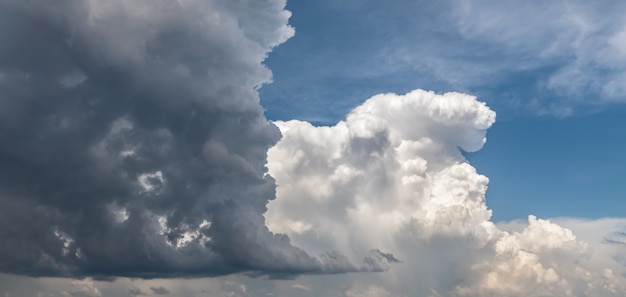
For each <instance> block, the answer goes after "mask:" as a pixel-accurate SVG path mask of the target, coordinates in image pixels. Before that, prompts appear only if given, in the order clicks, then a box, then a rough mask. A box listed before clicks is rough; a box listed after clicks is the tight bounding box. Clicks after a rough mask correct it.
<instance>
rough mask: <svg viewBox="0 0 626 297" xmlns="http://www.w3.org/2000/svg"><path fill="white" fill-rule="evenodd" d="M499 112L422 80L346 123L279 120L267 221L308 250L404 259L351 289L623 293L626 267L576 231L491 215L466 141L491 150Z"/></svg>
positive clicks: (375, 292)
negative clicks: (372, 250) (490, 132)
mask: <svg viewBox="0 0 626 297" xmlns="http://www.w3.org/2000/svg"><path fill="white" fill-rule="evenodd" d="M494 120H495V113H494V112H493V111H491V110H490V109H489V108H488V107H487V106H486V105H485V104H484V103H481V102H479V101H477V100H476V98H474V97H472V96H468V95H464V94H460V93H446V94H443V95H438V94H435V93H433V92H427V91H422V90H416V91H413V92H410V93H408V94H406V95H395V94H382V95H376V96H374V97H372V98H370V99H368V100H367V101H366V102H365V103H363V104H362V105H361V106H359V107H357V108H356V109H354V110H353V111H352V112H351V113H350V114H349V115H348V116H347V118H346V120H345V121H341V122H339V123H338V124H337V125H335V126H330V127H315V126H312V125H311V124H309V123H307V122H301V121H295V120H294V121H289V122H277V123H276V124H277V125H278V126H279V127H280V129H281V132H282V133H283V138H282V139H281V140H280V141H279V142H278V144H277V145H276V146H275V147H273V148H272V149H271V150H270V151H269V154H268V165H269V173H270V174H271V175H272V176H273V177H274V178H275V179H276V183H277V186H278V188H277V199H276V200H274V201H272V202H270V204H269V207H268V212H267V213H266V219H267V224H268V226H269V227H270V229H271V230H272V231H274V232H281V233H286V234H288V235H289V236H290V238H291V239H292V240H293V242H294V243H295V244H296V245H298V246H301V247H305V248H306V249H307V250H312V251H318V252H321V251H325V250H338V251H340V252H342V253H345V254H346V255H347V256H348V258H350V259H352V260H356V259H357V258H358V255H361V254H363V252H365V251H366V249H367V248H368V247H371V246H377V247H378V248H380V249H381V250H383V251H387V252H389V253H392V254H393V255H394V257H395V258H397V259H398V260H399V261H400V262H401V263H399V264H395V265H394V266H393V268H392V269H391V271H389V272H387V273H385V274H386V276H381V277H380V278H379V279H378V281H377V282H375V283H373V284H370V285H367V286H364V285H362V284H361V285H358V286H356V287H354V288H352V289H350V290H349V291H347V292H346V294H347V296H403V295H402V294H409V295H411V292H414V290H416V289H417V290H419V292H422V294H426V295H423V296H623V295H624V294H625V293H626V286H625V285H626V282H625V281H624V277H623V273H624V272H625V271H626V270H625V269H624V266H623V265H622V264H620V263H618V262H616V261H612V260H609V261H608V262H604V263H603V264H602V266H598V265H596V264H594V261H598V260H597V259H594V257H597V256H598V255H597V254H594V252H593V249H592V247H591V246H590V245H589V244H587V243H585V242H583V241H580V240H578V239H577V238H576V236H575V235H574V234H573V233H572V231H570V230H569V229H566V228H563V227H561V226H559V225H557V224H555V223H553V222H551V221H549V220H543V219H538V218H536V217H534V216H529V218H528V222H527V223H525V224H523V225H520V226H518V228H503V227H498V226H496V225H495V224H494V223H492V222H491V221H490V217H491V211H490V210H489V209H488V208H487V205H486V203H485V191H486V190H487V183H488V179H487V177H485V176H482V175H480V174H478V173H477V172H476V170H475V169H474V168H473V167H472V166H471V165H470V164H469V163H468V162H467V161H466V160H465V158H464V157H463V155H462V154H461V151H460V150H461V149H462V150H465V151H476V150H478V149H480V148H481V147H482V145H483V143H484V142H485V133H486V129H487V128H489V127H490V126H491V124H492V123H493V122H494ZM322 214H323V215H322ZM507 229H509V230H507ZM611 240H613V241H616V240H615V239H611ZM423 292H426V293H423Z"/></svg>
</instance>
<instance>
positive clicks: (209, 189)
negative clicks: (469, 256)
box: [0, 0, 354, 279]
mask: <svg viewBox="0 0 626 297" xmlns="http://www.w3.org/2000/svg"><path fill="white" fill-rule="evenodd" d="M284 6H285V1H284V0H275V1H273V0H272V1H270V0H268V1H262V2H258V1H221V0H216V1H199V0H186V1H121V0H115V1H108V0H107V1H98V0H90V1H78V0H64V1H61V2H58V3H57V2H55V3H54V4H52V3H50V2H48V1H31V2H23V1H14V0H2V1H0V19H1V20H2V21H1V22H2V25H1V27H2V28H3V29H2V30H1V34H0V43H2V45H3V46H2V50H1V51H0V74H1V75H0V98H2V99H1V100H0V127H1V128H0V143H2V147H1V148H0V165H1V166H0V204H1V205H2V208H0V224H1V225H2V226H4V227H3V228H1V229H0V271H2V272H6V273H15V274H23V275H31V276H71V277H82V276H93V277H97V278H104V279H106V278H109V277H118V276H128V277H140V278H155V277H178V276H215V275H223V274H230V273H236V272H242V271H255V272H257V273H262V274H272V273H276V274H291V273H296V274H297V273H315V272H343V271H353V270H354V268H353V267H352V266H351V265H348V263H346V262H341V261H335V260H336V259H339V258H331V257H326V258H324V259H323V260H322V259H319V258H317V257H314V256H310V255H309V254H307V253H306V252H305V251H303V250H301V249H299V248H297V247H294V246H293V245H291V243H290V240H289V238H288V237H287V236H285V235H280V234H273V233H271V232H270V231H269V230H268V229H267V227H265V222H264V218H263V213H264V212H265V208H266V203H267V202H268V201H269V200H270V199H273V198H274V192H275V185H274V181H273V179H272V178H271V177H270V176H269V175H267V174H266V173H267V172H266V171H267V170H266V168H265V163H266V152H267V149H268V148H269V147H271V146H272V145H274V144H275V143H276V141H278V139H279V138H280V132H279V130H278V129H277V128H276V127H275V126H274V125H273V124H271V123H269V122H268V121H267V120H266V119H265V117H264V115H263V109H262V108H261V107H260V105H259V98H258V94H257V91H256V90H257V89H258V88H259V87H260V86H261V85H263V84H264V83H267V82H269V81H270V80H271V72H270V71H269V70H268V69H267V68H266V67H264V66H263V65H262V64H261V62H262V61H263V60H264V59H265V58H266V56H267V54H268V52H269V51H271V49H272V48H273V47H274V46H276V45H278V44H280V43H282V42H284V41H285V40H286V39H288V38H289V37H291V36H292V35H293V33H294V30H293V28H291V27H290V26H288V25H287V21H288V18H289V17H290V13H289V12H288V11H286V10H284ZM7 226H10V227H7ZM339 260H341V259H339Z"/></svg>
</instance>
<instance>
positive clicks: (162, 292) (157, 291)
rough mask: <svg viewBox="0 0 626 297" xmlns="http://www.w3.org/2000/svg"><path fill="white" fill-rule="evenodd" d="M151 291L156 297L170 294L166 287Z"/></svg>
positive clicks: (152, 288) (151, 288) (155, 288)
mask: <svg viewBox="0 0 626 297" xmlns="http://www.w3.org/2000/svg"><path fill="white" fill-rule="evenodd" d="M150 290H152V293H154V294H156V295H167V294H169V293H170V291H169V290H168V289H166V288H164V287H150Z"/></svg>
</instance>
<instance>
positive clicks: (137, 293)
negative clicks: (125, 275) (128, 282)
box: [128, 288, 146, 296]
mask: <svg viewBox="0 0 626 297" xmlns="http://www.w3.org/2000/svg"><path fill="white" fill-rule="evenodd" d="M128 294H129V295H131V296H143V295H146V293H145V292H144V291H142V290H141V289H139V288H130V289H128Z"/></svg>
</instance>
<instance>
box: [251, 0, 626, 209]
mask: <svg viewBox="0 0 626 297" xmlns="http://www.w3.org/2000/svg"><path fill="white" fill-rule="evenodd" d="M455 4H458V3H456V2H455V1H446V2H439V3H428V4H425V3H423V1H395V2H393V4H389V3H378V2H377V1H342V2H341V3H337V2H335V1H299V0H294V1H289V2H288V3H287V9H288V10H290V11H291V12H292V13H293V16H292V18H291V19H290V24H291V25H292V26H294V27H295V28H296V32H297V34H296V35H295V36H294V37H293V38H292V39H290V40H289V41H287V42H286V43H285V44H283V45H281V46H280V47H278V48H276V49H275V50H274V51H273V52H272V53H271V54H270V56H269V59H268V60H266V62H265V64H266V65H268V67H269V68H270V69H272V71H273V74H274V82H273V83H272V84H269V85H265V86H264V87H263V88H262V89H261V90H260V94H261V100H262V105H263V106H264V108H265V109H266V115H267V117H268V118H269V119H272V120H288V119H301V120H307V121H311V122H313V123H315V124H318V125H329V124H334V123H335V122H337V121H339V120H341V119H343V118H344V116H345V114H347V112H348V111H349V110H351V109H352V108H354V107H356V106H357V105H359V104H360V103H361V102H363V101H364V100H365V99H367V98H369V97H370V96H372V95H374V94H377V93H385V92H395V93H398V94H403V93H406V92H408V91H410V90H412V89H415V88H421V89H426V90H434V91H436V92H449V91H460V92H466V93H469V94H472V95H475V96H477V97H478V98H479V100H481V101H485V102H487V104H488V105H489V106H490V107H491V108H492V109H493V110H494V111H496V113H497V116H498V120H497V123H496V124H495V125H494V126H493V127H492V128H491V129H489V132H488V141H487V145H486V146H485V147H484V148H483V150H481V151H479V152H477V153H470V154H467V155H466V156H467V158H468V160H469V161H470V162H471V163H472V164H473V165H474V166H475V167H476V168H477V169H478V171H479V172H481V173H482V174H485V175H486V176H488V177H489V178H490V179H491V183H490V185H489V189H490V190H489V191H488V192H487V199H488V205H489V206H490V207H491V208H492V209H494V219H495V220H511V219H520V218H525V217H526V216H527V215H528V214H537V215H539V216H542V217H558V216H574V217H586V218H599V217H605V216H613V217H619V216H623V215H624V212H623V209H624V206H626V204H625V203H626V202H625V201H626V199H624V198H626V197H625V196H624V190H623V187H622V182H621V181H622V180H623V177H624V176H626V158H624V156H623V155H622V152H624V151H626V133H624V127H626V120H624V119H625V118H626V108H625V107H624V105H623V103H622V102H626V94H625V93H624V92H623V91H622V92H615V93H608V92H606V91H602V87H606V86H602V85H600V84H599V83H598V81H602V80H606V81H611V80H614V81H615V82H616V83H619V84H621V88H622V90H623V88H624V85H625V84H626V81H625V80H624V79H623V71H624V68H625V66H624V65H625V64H624V62H623V61H624V60H623V59H619V58H614V61H613V62H611V63H613V65H612V66H611V67H609V66H608V65H606V64H603V63H602V62H597V63H594V62H593V61H588V60H589V59H591V58H590V57H591V56H593V55H598V53H593V52H591V53H590V52H589V51H591V49H596V50H598V51H602V50H605V51H606V48H605V47H610V38H609V37H606V36H610V35H611V34H614V33H615V31H616V29H615V27H614V26H616V25H619V24H620V23H621V22H622V21H621V19H620V18H617V17H613V18H612V17H611V13H612V10H613V9H614V10H618V9H617V8H618V7H622V6H623V4H622V3H618V2H607V1H604V2H598V3H597V4H582V5H580V4H581V3H577V5H578V7H576V5H572V7H573V8H570V10H571V12H572V13H573V14H579V15H572V16H571V19H576V20H578V22H579V23H585V22H590V23H591V22H595V23H594V24H596V25H597V28H591V29H588V30H589V31H590V32H591V33H587V32H583V31H584V30H583V29H579V28H576V27H575V26H574V25H573V24H575V22H574V21H572V23H571V24H570V23H568V20H567V19H568V17H567V16H565V17H562V20H561V21H560V22H559V21H554V20H553V19H546V17H556V16H557V15H558V13H559V9H563V7H566V6H568V5H567V2H555V3H553V4H545V6H546V7H544V9H545V11H546V12H545V14H543V15H542V14H541V13H540V12H537V11H535V10H534V9H533V8H532V6H533V5H537V6H538V7H541V5H543V4H539V2H537V3H535V2H532V4H531V2H528V3H527V4H528V6H526V5H524V4H509V5H508V6H510V7H507V4H494V3H493V2H491V1H477V2H474V4H473V6H474V7H473V8H469V9H466V11H468V12H467V13H468V15H464V16H463V15H461V16H459V14H460V13H462V12H459V11H458V10H459V9H458V7H456V8H455V7H454V5H455ZM468 6H470V5H469V4H468ZM559 6H561V7H559ZM446 8H454V9H449V10H448V11H446V10H445V9H446ZM583 9H588V11H582V10H583ZM514 10H517V11H519V13H520V15H519V16H510V15H505V14H507V13H508V12H510V11H514ZM552 10H556V11H552ZM551 11H552V12H551ZM473 12H474V13H477V15H476V16H472V15H470V13H473ZM553 13H554V15H553ZM604 14H606V15H604ZM483 15H484V16H485V17H490V16H492V17H493V16H498V17H499V18H501V19H497V20H493V24H490V23H489V19H482V18H481V17H482V16H483ZM508 17H510V19H507V18H508ZM483 23H486V24H483ZM463 25H466V26H468V27H463ZM580 26H581V27H584V26H583V25H580ZM472 28H482V29H483V30H484V33H483V32H472V31H471V30H472ZM477 30H478V29H477ZM491 34H500V35H495V36H494V35H491ZM570 39H571V40H570ZM574 40H578V41H574ZM598 40H599V41H598ZM607 40H608V41H607ZM551 42H552V43H553V44H550V43H551ZM576 42H578V44H574V43H576ZM593 42H603V43H608V44H602V43H600V44H597V45H593V44H585V43H593ZM623 54H624V53H623ZM606 55H608V54H606ZM606 57H607V58H610V57H609V56H606ZM572 65H574V66H572ZM572 67H580V69H577V70H576V73H577V74H576V75H573V76H572V77H575V79H574V78H569V79H571V80H569V81H566V82H563V83H562V82H558V83H557V81H558V79H559V77H560V76H559V75H561V74H562V73H564V72H566V71H567V70H568V69H569V68H572ZM620 71H621V72H622V73H621V74H620V73H619V72H620ZM620 75H621V76H620ZM551 81H552V85H551Z"/></svg>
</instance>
